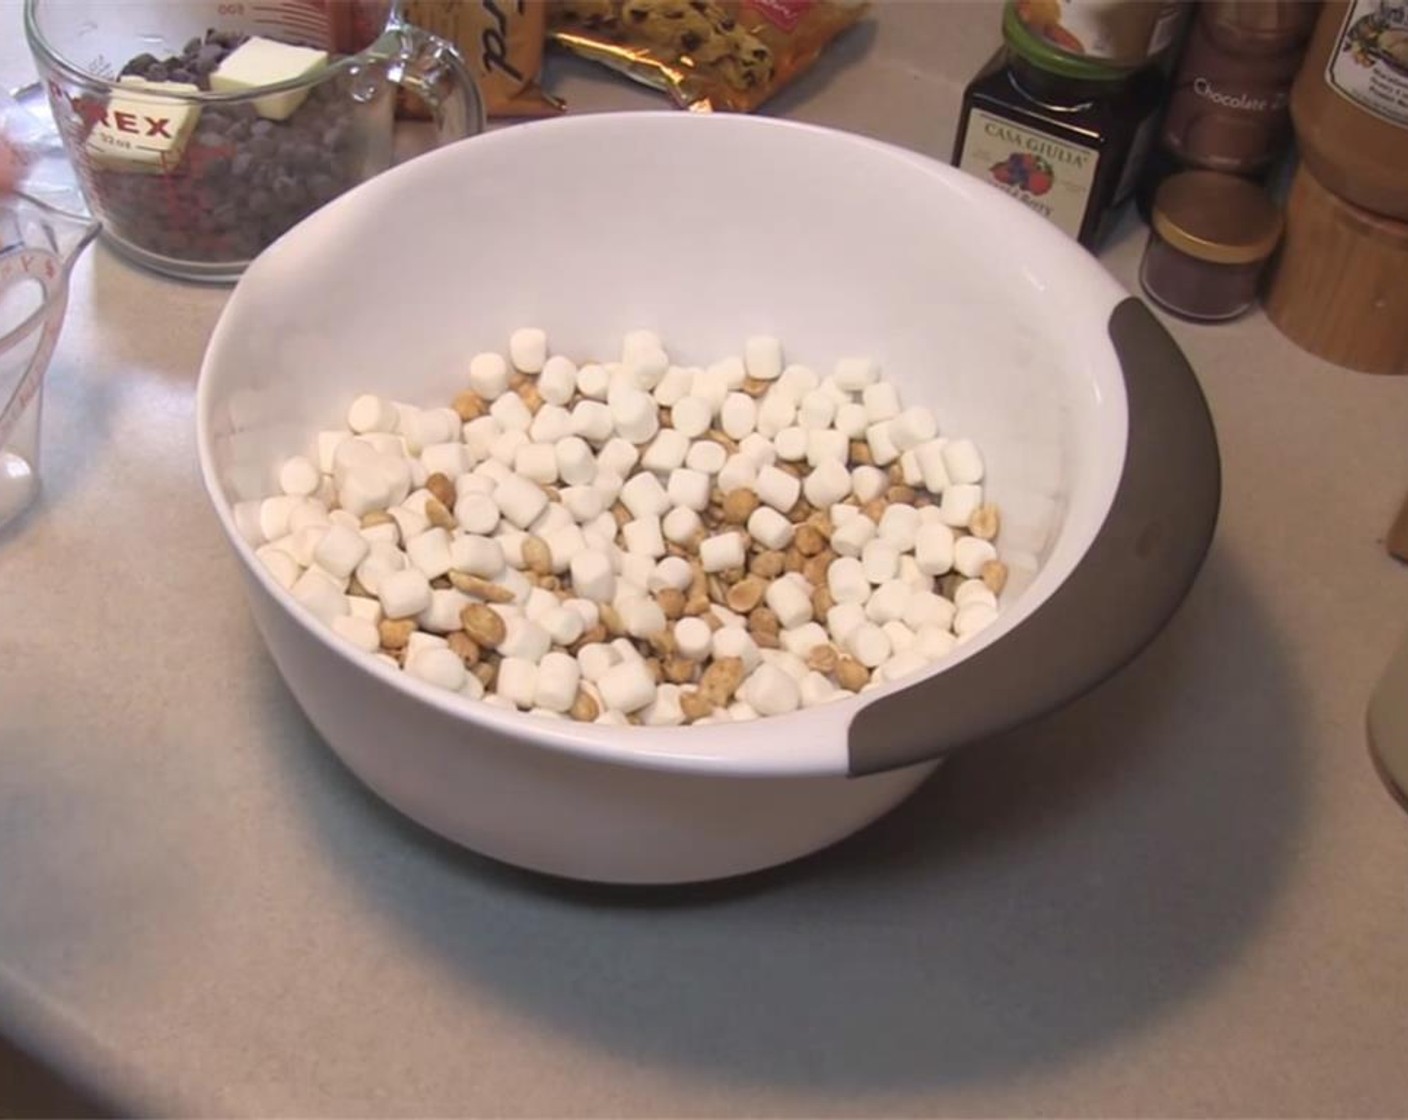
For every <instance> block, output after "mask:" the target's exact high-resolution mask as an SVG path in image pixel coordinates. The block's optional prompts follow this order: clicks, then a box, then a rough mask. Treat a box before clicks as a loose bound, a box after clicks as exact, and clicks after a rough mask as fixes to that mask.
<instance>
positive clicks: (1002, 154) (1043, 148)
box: [958, 109, 1100, 237]
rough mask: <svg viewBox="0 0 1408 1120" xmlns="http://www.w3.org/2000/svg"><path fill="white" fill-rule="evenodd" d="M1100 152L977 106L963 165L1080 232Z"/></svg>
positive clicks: (1065, 227)
mask: <svg viewBox="0 0 1408 1120" xmlns="http://www.w3.org/2000/svg"><path fill="white" fill-rule="evenodd" d="M1099 162H1100V153H1099V152H1097V151H1096V150H1095V149H1094V148H1087V147H1084V146H1083V145H1081V144H1070V143H1067V142H1066V141H1064V140H1057V139H1056V138H1054V137H1052V136H1048V135H1047V134H1046V133H1044V132H1038V131H1037V130H1036V129H1032V128H1026V127H1024V126H1022V125H1019V124H1016V123H1014V122H1013V121H1009V120H1007V119H1005V118H1003V117H996V116H993V115H992V114H991V113H986V112H984V111H983V110H981V109H974V110H973V112H972V114H971V115H970V117H969V119H968V134H967V136H965V137H964V138H963V153H962V155H961V156H960V157H959V162H958V166H959V168H960V169H962V170H963V171H966V172H968V173H969V174H970V175H976V176H977V177H978V178H979V179H984V180H986V181H987V182H989V183H993V184H995V185H996V186H999V187H1001V188H1002V189H1003V190H1004V191H1006V192H1007V193H1008V194H1010V195H1011V196H1012V197H1013V198H1015V199H1017V200H1018V201H1020V202H1022V203H1023V204H1024V205H1026V206H1028V207H1030V208H1031V209H1032V210H1035V211H1036V212H1037V213H1038V214H1040V215H1041V216H1042V217H1044V218H1048V219H1050V220H1051V221H1052V222H1054V223H1055V224H1056V225H1057V226H1059V227H1060V228H1061V229H1063V230H1065V231H1066V232H1067V233H1068V234H1070V235H1071V236H1072V237H1079V236H1080V227H1081V223H1082V222H1084V220H1085V211H1086V207H1087V205H1089V203H1090V190H1091V186H1092V184H1093V183H1094V182H1095V169H1096V166H1097V165H1098V163H1099Z"/></svg>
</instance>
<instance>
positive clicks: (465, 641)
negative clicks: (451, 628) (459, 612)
mask: <svg viewBox="0 0 1408 1120" xmlns="http://www.w3.org/2000/svg"><path fill="white" fill-rule="evenodd" d="M445 641H446V642H447V643H448V644H449V647H450V650H451V651H452V652H454V653H456V654H458V655H459V658H460V660H461V661H463V662H464V667H465V668H466V669H473V668H474V667H475V666H476V665H478V664H479V658H480V656H481V653H482V651H481V650H480V648H479V643H478V642H476V641H475V640H474V639H473V638H471V637H470V636H469V635H468V634H466V633H465V632H464V631H463V630H456V631H455V632H454V633H453V634H446V635H445Z"/></svg>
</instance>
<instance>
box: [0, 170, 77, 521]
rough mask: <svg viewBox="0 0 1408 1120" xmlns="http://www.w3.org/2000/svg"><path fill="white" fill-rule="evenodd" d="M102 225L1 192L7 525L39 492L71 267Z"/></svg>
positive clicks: (2, 461)
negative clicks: (48, 381) (46, 398)
mask: <svg viewBox="0 0 1408 1120" xmlns="http://www.w3.org/2000/svg"><path fill="white" fill-rule="evenodd" d="M97 232H98V226H97V223H96V222H92V221H89V220H88V219H86V218H80V217H78V216H76V215H73V214H66V213H64V212H63V211H62V210H55V209H54V208H53V207H52V206H46V205H45V204H44V203H42V202H38V201H36V200H35V199H32V198H27V197H26V196H25V195H22V194H5V193H3V192H0V526H3V525H5V524H6V523H7V522H9V521H11V520H13V519H14V518H15V517H16V516H18V515H19V514H20V513H21V512H22V511H23V510H24V509H25V508H26V507H27V506H28V505H29V504H30V502H31V501H33V500H34V497H35V495H36V494H37V493H38V492H39V413H40V405H41V401H42V399H43V392H44V371H45V369H46V368H48V365H49V358H50V357H51V356H52V354H53V352H54V344H55V343H56V342H57V341H58V338H59V327H60V326H61V325H62V323H63V318H64V308H65V307H66V306H67V305H68V277H69V269H70V268H71V266H72V264H73V261H74V260H75V258H77V256H78V254H79V253H80V252H82V250H83V247H84V246H85V245H87V244H88V242H89V241H91V240H92V239H93V235H94V234H96V233H97Z"/></svg>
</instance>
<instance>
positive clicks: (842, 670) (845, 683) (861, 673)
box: [836, 657, 870, 692]
mask: <svg viewBox="0 0 1408 1120" xmlns="http://www.w3.org/2000/svg"><path fill="white" fill-rule="evenodd" d="M869 682H870V671H869V670H868V669H866V667H865V666H864V665H862V664H861V663H860V662H859V661H857V660H856V659H855V658H854V657H842V658H840V659H839V660H838V661H837V662H836V683H837V684H839V685H840V686H841V687H842V688H844V689H848V690H849V691H851V692H859V691H860V690H861V689H862V688H864V687H865V686H866V685H867V684H868V683H869Z"/></svg>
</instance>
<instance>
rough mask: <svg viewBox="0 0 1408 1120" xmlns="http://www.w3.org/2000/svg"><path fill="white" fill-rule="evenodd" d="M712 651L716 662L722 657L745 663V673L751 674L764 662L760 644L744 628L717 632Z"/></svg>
mask: <svg viewBox="0 0 1408 1120" xmlns="http://www.w3.org/2000/svg"><path fill="white" fill-rule="evenodd" d="M705 625H706V626H707V625H708V623H705ZM712 649H713V654H714V658H715V660H718V659H719V658H722V657H736V658H738V659H739V660H740V661H742V662H743V671H744V672H745V673H751V672H752V671H753V670H754V669H755V668H756V667H757V666H758V664H759V663H760V662H761V661H762V651H761V650H760V649H759V648H758V643H757V642H755V641H754V640H753V636H752V635H751V634H749V633H748V631H747V630H745V629H744V628H743V627H742V626H725V627H723V628H722V629H720V630H715V631H714V639H713V643H712Z"/></svg>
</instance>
